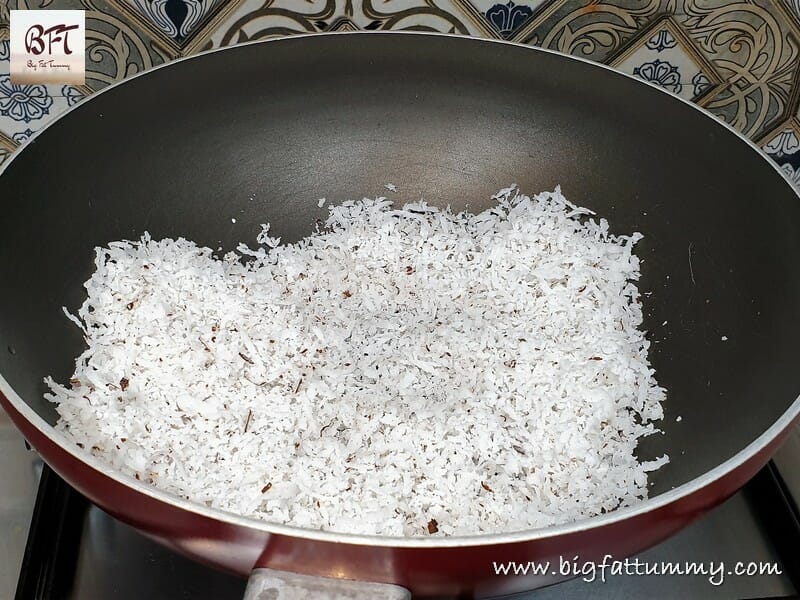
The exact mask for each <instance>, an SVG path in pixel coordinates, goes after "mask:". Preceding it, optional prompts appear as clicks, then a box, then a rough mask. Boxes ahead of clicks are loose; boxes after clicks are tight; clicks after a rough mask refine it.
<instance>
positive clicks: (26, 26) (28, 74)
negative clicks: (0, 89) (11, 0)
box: [10, 10, 86, 85]
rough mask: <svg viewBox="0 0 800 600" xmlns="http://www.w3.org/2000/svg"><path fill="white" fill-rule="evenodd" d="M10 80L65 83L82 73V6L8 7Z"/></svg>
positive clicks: (80, 77)
mask: <svg viewBox="0 0 800 600" xmlns="http://www.w3.org/2000/svg"><path fill="white" fill-rule="evenodd" d="M10 29H11V31H10V33H11V35H10V37H11V65H10V66H11V68H10V72H11V83H15V84H28V83H69V84H72V85H81V84H83V83H84V82H85V77H86V63H85V52H86V19H85V14H84V11H82V10H12V11H11V27H10Z"/></svg>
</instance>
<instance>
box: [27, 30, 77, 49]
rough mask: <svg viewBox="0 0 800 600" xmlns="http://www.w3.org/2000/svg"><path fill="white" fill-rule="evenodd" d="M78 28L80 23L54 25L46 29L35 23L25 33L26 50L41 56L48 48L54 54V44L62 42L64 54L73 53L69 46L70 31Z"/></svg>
mask: <svg viewBox="0 0 800 600" xmlns="http://www.w3.org/2000/svg"><path fill="white" fill-rule="evenodd" d="M73 29H78V25H63V24H61V25H54V26H53V27H50V28H48V29H45V28H44V27H42V26H41V25H33V26H32V27H30V28H29V29H28V31H27V33H26V34H25V50H26V51H27V52H29V53H31V54H34V55H36V56H39V55H40V54H43V53H44V52H45V49H46V50H47V54H53V45H54V44H58V43H61V47H62V48H63V54H72V50H70V47H69V32H70V31H72V30H73Z"/></svg>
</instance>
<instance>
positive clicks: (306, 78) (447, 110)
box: [0, 33, 800, 598]
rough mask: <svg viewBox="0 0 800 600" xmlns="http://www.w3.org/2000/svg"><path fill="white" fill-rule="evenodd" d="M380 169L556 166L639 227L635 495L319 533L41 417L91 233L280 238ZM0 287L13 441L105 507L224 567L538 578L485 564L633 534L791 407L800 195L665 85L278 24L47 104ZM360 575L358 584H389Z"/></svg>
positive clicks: (563, 181)
mask: <svg viewBox="0 0 800 600" xmlns="http://www.w3.org/2000/svg"><path fill="white" fill-rule="evenodd" d="M387 182H392V183H394V184H396V185H397V187H398V188H399V190H400V191H399V193H398V194H397V195H396V198H397V199H398V200H400V201H402V200H406V201H411V200H416V199H419V198H420V197H421V196H424V197H425V198H426V199H428V200H430V201H433V202H438V203H440V204H442V205H443V204H446V203H450V204H451V205H452V206H453V207H454V208H463V207H464V205H465V203H466V202H469V204H470V207H471V208H472V209H481V208H483V207H484V206H487V205H488V203H489V198H490V196H491V194H492V193H494V192H495V191H497V190H498V189H500V188H501V187H504V186H507V185H508V184H511V183H517V184H519V186H520V187H521V188H522V189H523V190H524V191H526V192H537V191H541V190H549V189H552V188H554V187H555V186H556V185H558V184H560V185H561V186H562V188H563V190H564V192H565V194H566V196H567V197H568V198H569V199H571V200H572V201H574V202H576V203H578V204H581V205H585V206H589V207H591V208H592V209H594V210H595V211H597V212H598V213H599V215H600V216H603V217H606V218H607V219H608V220H609V221H610V223H611V224H612V229H614V230H616V231H618V232H625V233H629V232H632V231H640V232H642V233H643V234H644V236H645V237H644V240H643V241H642V242H640V243H639V245H638V246H637V252H638V254H639V256H640V257H641V258H642V259H643V261H644V262H643V277H642V280H641V283H640V289H642V290H643V291H646V292H652V294H651V295H645V296H644V308H645V315H646V316H645V322H644V327H645V329H647V330H648V331H649V332H651V333H650V336H651V339H652V340H653V342H657V343H654V344H653V347H652V351H651V358H652V362H653V365H654V366H655V368H656V370H657V377H658V380H659V382H660V383H661V384H662V385H664V386H665V387H666V388H667V390H668V394H669V395H668V400H667V401H666V403H665V408H666V418H665V420H664V422H663V424H662V428H663V429H664V431H665V434H664V435H655V436H650V437H648V438H646V439H645V440H644V441H643V442H642V443H641V444H640V448H639V455H640V457H641V458H644V459H647V458H652V457H655V456H658V455H660V454H662V453H664V452H666V453H668V454H669V455H670V456H671V457H672V462H671V463H670V464H668V465H667V466H665V467H664V468H662V469H661V470H659V471H657V472H655V473H653V474H652V475H651V481H652V482H653V485H652V487H651V499H650V500H648V501H646V502H644V503H642V504H639V505H637V506H634V507H631V508H627V509H623V510H618V511H615V512H612V513H609V514H606V515H602V516H599V517H596V518H592V519H588V520H585V521H581V522H578V523H574V524H570V525H565V526H561V527H553V528H548V529H541V530H535V531H524V532H519V533H512V534H503V535H483V536H474V537H453V538H441V537H435V538H413V539H399V538H388V537H370V536H363V535H348V534H339V533H330V532H320V531H313V530H308V529H300V528H296V527H288V526H283V525H275V524H271V523H264V522H260V521H256V520H252V519H247V518H242V517H238V516H235V515H232V514H227V513H224V512H221V511H218V510H213V509H210V508H206V507H203V506H198V505H194V504H192V503H190V502H187V501H184V500H181V499H178V498H175V497H173V496H171V495H169V494H166V493H163V492H161V491H158V490H156V489H153V488H151V487H149V486H148V485H146V484H145V483H142V482H138V481H134V480H132V479H130V478H128V477H126V476H122V475H119V474H117V473H115V472H113V471H112V470H110V469H109V468H108V467H106V466H104V465H103V464H101V463H100V462H99V461H98V460H96V459H94V458H92V457H90V456H89V455H87V454H86V453H85V452H84V451H82V450H80V449H79V448H77V447H75V446H73V445H72V444H70V443H69V442H67V441H65V440H64V439H62V438H61V437H60V435H59V434H57V433H56V432H55V431H54V430H53V428H52V427H51V425H52V424H53V423H54V421H55V412H54V410H53V407H52V406H50V405H48V403H47V402H46V401H44V400H43V398H42V394H43V392H44V389H45V388H44V385H43V383H42V378H43V377H44V376H46V375H49V374H52V375H54V376H55V377H56V379H58V380H60V381H62V382H63V381H66V380H67V379H68V378H69V376H70V374H71V372H72V369H73V361H74V357H75V356H77V355H78V354H79V353H80V352H81V351H82V348H83V340H82V339H81V335H80V332H79V331H78V329H77V328H76V327H75V326H74V325H73V324H71V323H70V322H69V321H67V319H65V317H64V314H63V312H62V310H61V307H62V306H64V305H66V306H67V307H68V308H69V309H70V310H73V311H74V310H75V309H76V308H77V306H78V305H79V304H80V303H81V302H82V300H83V298H84V290H83V288H82V283H83V282H84V281H85V280H86V279H87V278H88V276H89V274H90V272H91V270H92V252H93V248H94V247H95V246H97V245H102V244H106V243H108V242H109V241H113V240H118V239H134V238H138V237H139V236H140V235H141V234H142V233H143V232H144V231H145V230H147V231H150V232H151V234H152V235H153V237H154V238H160V237H175V236H185V237H187V238H189V239H192V240H195V241H197V242H198V243H201V244H204V245H208V246H211V247H214V248H216V247H217V246H222V247H223V248H225V249H232V248H233V247H234V246H235V244H236V243H237V242H238V241H241V240H246V241H251V240H253V239H254V238H255V236H256V234H257V233H258V232H259V224H260V223H264V222H269V223H271V224H272V227H273V229H272V230H273V231H274V232H276V233H277V234H278V235H280V236H282V237H283V239H284V240H295V239H298V238H300V237H302V236H304V235H306V234H308V233H310V232H311V231H312V229H313V227H314V222H315V220H316V219H318V218H321V217H323V216H324V215H325V209H324V208H319V207H318V206H317V199H318V198H320V197H322V196H325V197H327V198H328V200H329V201H331V202H336V201H342V200H345V199H348V198H360V197H362V196H364V195H372V196H374V195H377V194H379V193H381V192H382V191H385V190H384V188H383V186H384V184H385V183H387ZM393 197H394V196H393ZM232 218H235V219H236V223H235V224H233V223H232V222H231V220H232ZM0 289H1V290H2V293H0V373H2V377H0V400H1V401H2V405H3V407H4V408H5V409H6V410H7V411H8V413H9V414H10V415H11V418H12V419H13V420H14V422H15V423H16V425H17V426H18V427H19V428H20V429H21V430H22V432H23V433H24V435H25V437H26V438H27V439H28V441H29V442H30V443H31V444H32V445H33V446H34V447H35V448H36V449H37V450H38V451H39V452H40V453H41V455H42V457H43V458H44V459H45V461H47V462H48V463H49V464H50V465H51V466H52V467H53V469H55V470H56V471H57V472H58V473H59V474H60V475H62V476H63V477H64V479H66V480H67V481H68V482H69V483H71V484H72V485H73V486H74V487H76V488H77V489H78V490H80V491H81V492H82V493H84V494H85V495H86V496H88V497H89V498H90V499H91V500H93V501H94V502H95V503H97V504H98V505H99V506H101V507H102V508H104V509H105V510H107V511H108V512H110V513H111V514H113V515H115V516H117V517H118V518H119V519H121V520H123V521H125V522H127V523H130V524H132V525H133V526H135V527H137V528H138V529H139V530H141V531H142V532H144V533H146V534H147V535H149V536H151V537H153V538H156V539H158V540H160V541H162V542H163V543H165V544H167V545H169V546H170V547H172V548H174V549H176V550H178V551H180V552H183V553H185V554H188V555H190V556H193V557H195V558H197V559H198V560H202V561H204V562H206V563H209V564H212V565H215V566H218V567H221V568H223V569H227V570H230V571H234V572H237V573H242V574H247V573H249V572H250V571H251V570H252V569H253V568H254V567H266V568H269V569H272V570H274V571H278V572H294V573H301V574H305V575H314V576H322V577H325V578H329V579H322V580H318V581H322V583H323V584H326V586H327V587H330V585H328V584H331V583H335V582H334V581H333V580H337V579H352V580H360V581H370V582H382V583H395V584H399V585H401V586H404V587H406V588H408V589H410V590H412V591H413V592H414V593H415V594H419V595H420V596H423V595H447V596H455V595H462V596H465V597H470V596H473V595H475V596H488V595H494V594H501V593H508V592H512V591H516V590H520V589H528V588H534V587H537V586H540V585H544V584H549V583H553V582H554V581H555V580H556V579H557V577H552V576H550V575H547V576H528V577H523V576H505V577H504V576H497V575H495V572H494V570H493V566H492V563H493V562H501V561H508V560H518V561H531V560H535V561H545V560H557V559H558V557H559V556H564V557H568V558H572V557H574V556H575V555H579V556H580V557H581V560H592V559H598V558H599V557H602V556H603V555H604V554H613V555H615V556H618V557H622V556H625V555H629V554H632V553H635V552H637V551H639V550H642V549H643V548H645V547H647V546H649V545H652V544H654V543H656V542H658V541H660V540H662V539H663V538H665V537H667V536H669V535H670V534H672V533H673V532H675V531H676V530H678V529H679V528H681V527H683V526H684V525H686V524H687V523H688V522H690V521H691V520H692V519H694V518H695V517H697V516H698V515H699V514H701V513H702V512H703V511H705V510H707V509H709V508H711V507H713V506H714V505H716V504H718V503H719V502H721V501H722V500H724V499H725V498H726V497H728V496H729V495H731V494H732V493H733V492H734V491H736V490H737V489H738V488H739V487H740V486H741V485H742V484H743V483H744V482H745V481H746V480H747V479H748V478H749V477H750V476H752V475H753V474H754V473H755V472H756V471H757V470H758V469H759V468H760V467H761V466H762V465H764V463H765V462H766V461H767V460H768V458H769V456H770V454H771V453H772V452H773V451H774V450H775V449H776V448H777V446H778V444H779V442H780V441H781V439H782V438H783V436H784V435H785V434H786V433H787V431H788V429H789V428H790V426H791V425H792V422H793V421H794V420H795V419H796V418H797V416H798V412H800V402H799V401H797V400H796V399H797V396H798V392H800V373H799V372H798V371H799V369H798V365H800V343H798V340H800V318H798V312H799V311H800V201H798V197H797V195H796V193H795V192H794V190H793V189H792V187H791V186H790V184H789V183H788V182H787V181H786V180H785V179H784V178H783V177H782V176H781V174H780V171H779V170H778V169H777V168H776V167H775V166H774V165H772V164H771V163H770V162H768V161H767V160H766V159H765V158H764V156H762V155H761V154H759V153H758V152H757V151H756V150H755V149H754V147H753V146H752V144H750V143H749V142H747V141H746V140H744V138H742V137H741V136H739V135H738V134H737V133H735V132H734V131H733V130H731V129H730V128H728V127H726V126H725V125H723V124H721V123H719V122H717V121H716V120H714V119H713V118H711V117H709V116H707V115H706V114H705V113H704V112H703V111H701V110H699V109H697V108H695V107H693V106H692V105H690V104H689V103H686V102H683V101H681V100H678V99H676V98H674V97H671V96H670V95H668V94H667V93H664V92H663V91H661V90H658V89H656V88H654V87H652V86H650V85H648V84H645V83H642V82H639V81H636V80H634V79H632V78H629V77H627V76H625V75H621V74H618V73H616V72H614V71H612V70H610V69H607V68H604V67H600V66H596V65H592V64H590V63H588V62H585V61H581V60H576V59H572V58H568V57H564V56H560V55H557V54H554V53H550V52H545V51H540V50H535V49H532V48H528V47H524V46H518V45H513V44H508V43H502V42H490V41H483V40H480V41H479V40H475V39H466V38H457V37H450V36H443V35H425V34H383V33H380V34H378V33H370V34H365V33H359V34H335V35H325V36H308V37H298V38H291V39H284V40H280V41H269V42H264V43H257V44H249V45H243V46H238V47H235V48H231V49H226V50H223V51H217V52H212V53H209V54H205V55H202V56H199V57H196V58H191V59H187V60H182V61H178V62H176V63H174V64H172V65H170V66H168V67H165V68H159V69H155V70H153V71H152V72H149V73H147V74H145V75H142V76H140V77H136V78H134V79H132V80H130V81H128V82H126V83H124V84H122V85H117V86H112V87H110V88H108V89H107V90H105V91H103V92H101V93H98V94H96V95H95V96H94V97H93V98H92V99H91V100H89V101H87V102H84V103H82V104H80V105H79V106H77V107H76V108H74V109H73V110H71V111H70V112H69V114H68V115H67V116H66V117H64V118H61V119H58V120H56V121H55V122H54V123H52V124H51V125H50V126H48V127H47V128H46V130H45V131H44V132H43V133H41V134H40V135H38V136H36V138H35V139H34V140H32V141H31V143H29V144H28V146H27V147H26V148H25V149H24V150H23V151H22V152H21V153H19V154H18V155H17V156H16V157H15V158H14V159H13V160H12V161H11V162H10V164H8V165H7V166H6V168H5V170H4V172H3V173H2V176H0ZM664 321H667V325H666V326H663V327H662V326H661V324H662V323H663V322H664ZM723 337H725V338H727V341H723ZM678 416H681V417H682V419H681V420H680V422H677V421H676V418H677V417H678ZM452 501H453V502H459V498H453V499H452ZM677 558H679V557H677ZM274 571H259V572H258V575H259V576H260V577H257V578H256V579H255V580H254V583H253V585H252V586H251V587H250V590H251V596H253V597H257V596H258V592H257V589H258V588H257V587H256V586H259V585H260V586H261V587H262V588H264V589H272V588H276V586H277V587H279V584H278V583H276V581H277V579H276V577H277V578H281V577H282V578H283V579H284V580H288V579H291V577H290V576H288V575H281V574H280V573H277V574H276V573H275V572H274ZM309 585H311V584H309ZM313 585H316V584H313ZM334 587H335V585H334ZM365 589H366V590H367V591H365V592H363V593H362V597H372V598H375V597H379V593H386V594H393V593H400V594H401V593H402V590H398V588H370V587H367V588H365ZM287 590H288V588H286V587H284V588H283V591H281V592H275V591H274V590H273V591H271V592H268V593H267V592H265V593H264V596H263V597H265V598H266V597H270V598H274V597H288V596H287V594H288V591H287ZM379 590H382V591H379ZM305 593H306V594H308V597H311V594H312V592H305ZM276 594H282V595H278V596H276Z"/></svg>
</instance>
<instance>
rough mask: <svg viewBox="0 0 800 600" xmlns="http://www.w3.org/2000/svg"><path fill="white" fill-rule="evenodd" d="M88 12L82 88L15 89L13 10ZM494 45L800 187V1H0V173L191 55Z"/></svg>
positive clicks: (26, 87)
mask: <svg viewBox="0 0 800 600" xmlns="http://www.w3.org/2000/svg"><path fill="white" fill-rule="evenodd" d="M14 8H28V9H56V8H59V9H63V8H83V9H85V10H86V11H87V13H86V24H87V30H88V31H87V52H86V56H87V79H86V85H84V86H80V87H74V86H50V85H48V86H45V85H23V86H18V85H12V84H11V82H10V81H9V77H8V42H7V39H8V10H9V9H14ZM380 29H406V30H426V31H442V32H449V33H456V34H461V35H473V36H481V37H494V38H500V39H506V40H511V41H516V42H521V43H524V44H531V45H536V46H543V47H546V48H551V49H555V50H558V51H560V52H565V53H568V54H574V55H577V56H582V57H585V58H590V59H592V60H596V61H600V62H603V63H605V64H609V65H611V66H613V67H615V68H617V69H620V70H621V71H624V72H626V73H630V74H632V75H634V76H636V77H641V78H642V79H646V80H648V81H651V82H654V83H656V84H658V85H660V86H662V87H664V88H666V89H667V90H669V91H670V92H672V93H674V94H677V95H678V96H680V97H682V98H685V99H687V100H691V101H693V102H696V103H698V104H699V105H700V106H702V107H704V108H705V109H706V110H708V111H710V112H711V113H713V114H714V115H716V116H717V117H719V118H721V119H723V120H725V121H726V122H728V123H730V124H731V125H733V126H734V127H736V128H737V129H738V130H739V131H741V132H742V133H744V134H745V135H746V136H748V137H750V138H751V139H752V140H754V141H755V142H756V143H758V144H759V145H760V146H761V147H762V148H763V149H764V151H765V152H766V153H767V154H769V155H770V156H771V157H772V158H773V159H774V160H775V161H776V162H777V163H778V164H779V165H780V166H781V168H782V169H784V170H785V171H786V173H787V174H788V175H789V176H790V177H791V178H792V179H793V180H794V181H795V182H796V183H797V184H798V186H800V0H736V1H731V0H1V1H0V163H2V162H3V161H4V160H5V159H6V158H7V157H8V156H9V155H10V154H11V153H12V152H13V151H14V149H15V148H17V147H19V145H21V144H22V143H24V142H25V140H26V139H28V138H29V137H30V136H31V135H32V133H33V132H35V131H36V130H37V129H39V128H41V127H42V126H43V125H44V124H45V123H47V122H48V121H49V120H51V119H53V118H54V117H55V116H56V115H58V114H59V113H60V112H61V111H62V110H64V109H65V108H67V107H69V106H71V105H73V104H75V103H77V102H80V101H81V100H82V99H83V98H85V97H87V96H89V95H91V94H92V93H93V92H94V91H97V90H99V89H101V88H103V87H104V86H106V85H108V84H109V83H111V82H114V81H118V80H120V79H124V78H125V77H127V76H129V75H132V74H134V73H138V72H140V71H142V70H144V69H148V68H150V67H152V66H154V65H158V64H161V63H163V62H165V61H169V60H171V59H173V58H176V57H179V56H186V55H190V54H194V53H197V52H201V51H203V50H208V49H211V48H218V47H221V46H228V45H231V44H236V43H239V42H243V41H247V40H257V39H264V38H270V37H276V36H283V35H291V34H294V33H315V32H331V31H353V30H380Z"/></svg>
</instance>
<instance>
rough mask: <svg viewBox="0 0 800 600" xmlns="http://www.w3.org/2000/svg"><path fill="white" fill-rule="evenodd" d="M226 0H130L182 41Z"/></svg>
mask: <svg viewBox="0 0 800 600" xmlns="http://www.w3.org/2000/svg"><path fill="white" fill-rule="evenodd" d="M223 1H224V0H171V1H170V0H128V3H129V4H133V6H134V7H135V8H136V10H137V11H138V12H139V13H140V14H141V15H142V16H143V17H144V18H145V19H147V20H148V21H150V23H152V24H153V26H155V28H156V29H158V30H159V31H160V32H161V33H163V34H164V35H165V36H167V37H168V38H170V39H172V40H174V41H176V42H181V41H183V40H185V39H186V38H188V37H190V36H191V34H192V33H194V31H195V30H196V29H197V27H198V26H199V25H200V24H201V23H202V22H203V19H204V18H205V17H206V15H208V14H209V13H210V12H211V11H212V10H213V9H214V8H215V6H218V5H219V4H220V3H222V2H223Z"/></svg>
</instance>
